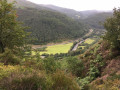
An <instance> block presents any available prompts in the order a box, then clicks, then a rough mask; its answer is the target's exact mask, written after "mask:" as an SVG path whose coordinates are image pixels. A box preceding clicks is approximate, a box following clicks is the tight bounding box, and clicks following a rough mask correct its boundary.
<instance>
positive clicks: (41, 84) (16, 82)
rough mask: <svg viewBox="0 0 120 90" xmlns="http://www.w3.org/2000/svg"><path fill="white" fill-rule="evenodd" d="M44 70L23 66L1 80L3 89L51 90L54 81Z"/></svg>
mask: <svg viewBox="0 0 120 90" xmlns="http://www.w3.org/2000/svg"><path fill="white" fill-rule="evenodd" d="M49 79H50V78H48V77H47V76H46V75H45V74H44V72H40V71H34V70H32V69H30V68H27V69H24V68H21V69H19V70H16V71H14V72H11V74H10V75H9V76H8V77H6V78H3V79H2V80H1V81H0V87H1V88H2V90H49V88H50V87H51V85H52V83H51V80H49Z"/></svg>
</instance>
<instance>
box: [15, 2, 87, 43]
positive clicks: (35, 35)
mask: <svg viewBox="0 0 120 90" xmlns="http://www.w3.org/2000/svg"><path fill="white" fill-rule="evenodd" d="M16 2H17V3H16V7H17V8H16V10H17V14H18V20H19V21H21V22H23V23H24V24H25V25H26V26H28V27H30V28H29V29H28V30H27V31H29V32H31V37H32V41H31V43H33V44H43V43H48V42H56V41H61V40H67V39H74V38H78V37H82V36H83V35H84V34H85V33H86V32H87V31H88V28H87V26H85V25H84V24H83V23H80V22H79V21H75V20H73V19H71V18H70V17H68V16H66V15H65V14H63V13H60V12H58V11H55V10H52V9H49V8H47V7H43V6H40V5H37V4H34V3H31V2H29V1H26V0H16Z"/></svg>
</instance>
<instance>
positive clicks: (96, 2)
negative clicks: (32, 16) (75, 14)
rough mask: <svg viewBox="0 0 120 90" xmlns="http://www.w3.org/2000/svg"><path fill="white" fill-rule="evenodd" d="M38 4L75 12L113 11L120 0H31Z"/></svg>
mask: <svg viewBox="0 0 120 90" xmlns="http://www.w3.org/2000/svg"><path fill="white" fill-rule="evenodd" d="M29 1H32V2H34V3H38V4H52V5H56V6H60V7H65V8H71V9H75V10H79V11H80V10H93V9H94V10H95V9H96V10H112V9H113V8H114V7H119V5H120V0H29Z"/></svg>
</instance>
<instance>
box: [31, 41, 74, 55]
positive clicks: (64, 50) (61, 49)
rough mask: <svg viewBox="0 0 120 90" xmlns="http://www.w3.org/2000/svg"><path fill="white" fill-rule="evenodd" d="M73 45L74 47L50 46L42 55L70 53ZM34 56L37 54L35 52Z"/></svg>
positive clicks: (67, 45)
mask: <svg viewBox="0 0 120 90" xmlns="http://www.w3.org/2000/svg"><path fill="white" fill-rule="evenodd" d="M72 45H73V43H68V44H59V45H52V46H48V47H47V48H46V51H41V52H40V55H42V54H44V53H46V54H56V53H68V51H69V49H70V47H71V46H72ZM32 54H33V55H34V54H35V52H34V51H33V52H32Z"/></svg>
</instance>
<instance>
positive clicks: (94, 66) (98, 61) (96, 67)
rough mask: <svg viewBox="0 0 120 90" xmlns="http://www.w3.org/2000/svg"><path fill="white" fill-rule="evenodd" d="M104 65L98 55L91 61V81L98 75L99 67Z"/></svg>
mask: <svg viewBox="0 0 120 90" xmlns="http://www.w3.org/2000/svg"><path fill="white" fill-rule="evenodd" d="M103 65H104V63H103V62H102V57H101V56H100V55H99V54H98V55H97V57H96V59H95V60H91V62H90V69H89V76H90V79H91V81H92V80H94V79H95V78H97V77H98V76H99V74H100V67H102V66H103Z"/></svg>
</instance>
